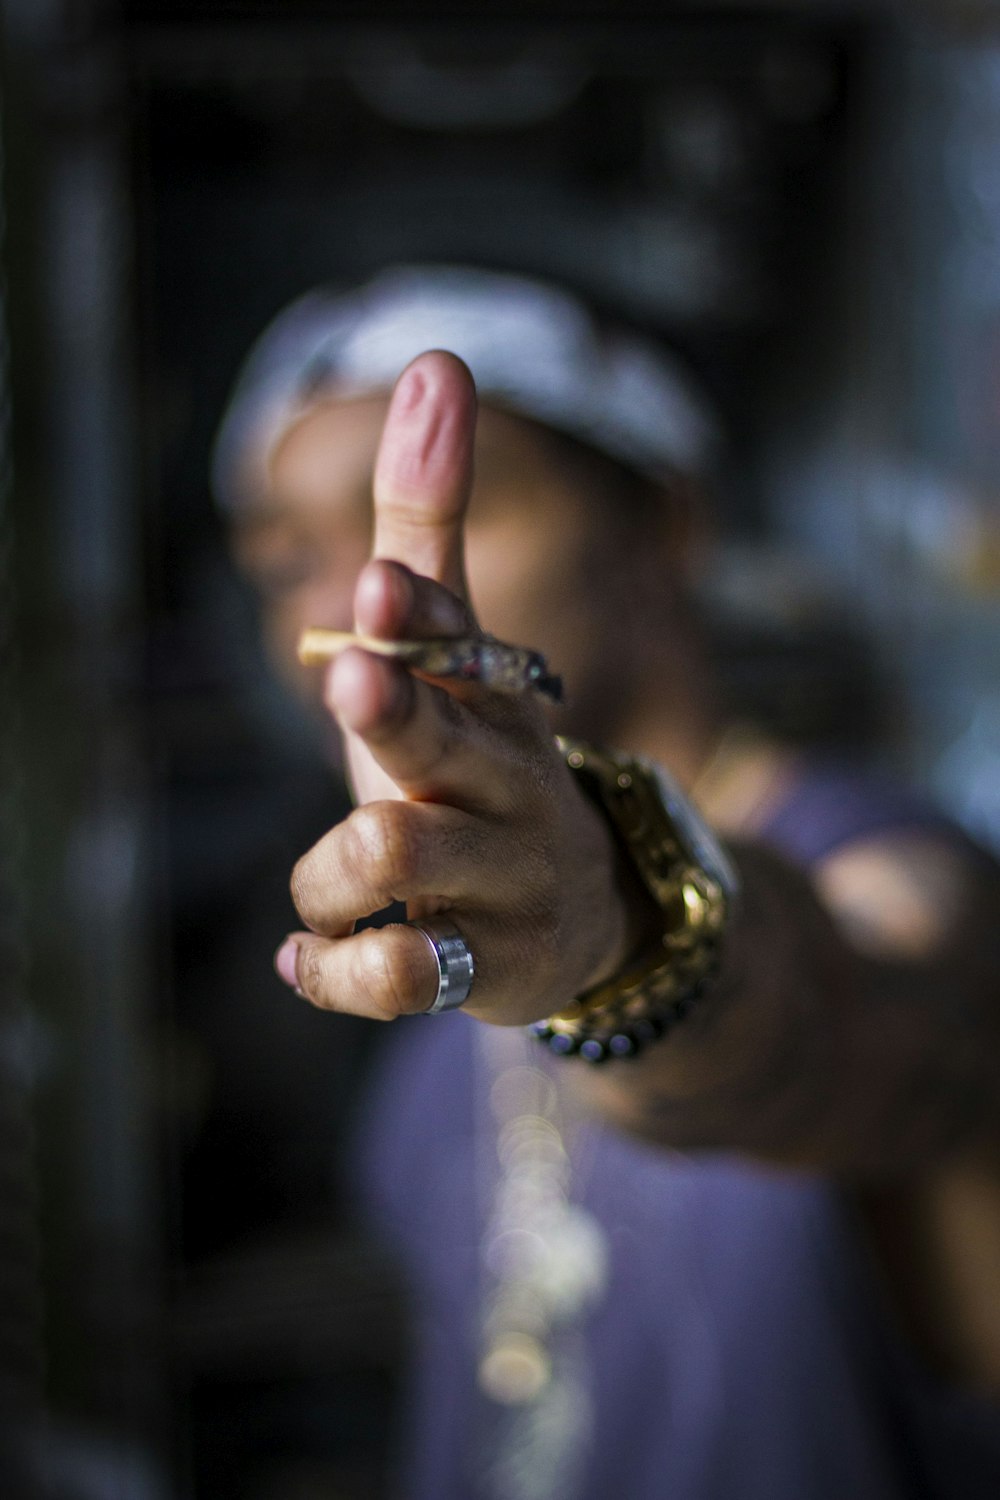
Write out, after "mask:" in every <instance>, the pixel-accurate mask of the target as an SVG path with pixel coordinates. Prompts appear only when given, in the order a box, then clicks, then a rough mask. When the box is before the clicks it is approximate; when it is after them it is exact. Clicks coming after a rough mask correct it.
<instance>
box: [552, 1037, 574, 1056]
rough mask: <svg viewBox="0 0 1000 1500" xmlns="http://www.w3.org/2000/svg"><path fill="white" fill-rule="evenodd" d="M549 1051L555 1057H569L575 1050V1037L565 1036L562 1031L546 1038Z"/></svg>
mask: <svg viewBox="0 0 1000 1500" xmlns="http://www.w3.org/2000/svg"><path fill="white" fill-rule="evenodd" d="M548 1043H549V1050H550V1051H551V1052H554V1053H555V1054H556V1056H557V1057H571V1056H572V1055H573V1053H574V1052H575V1051H576V1049H577V1039H576V1037H575V1036H567V1035H566V1033H565V1032H564V1031H556V1032H553V1034H552V1035H551V1036H550V1037H549V1038H548Z"/></svg>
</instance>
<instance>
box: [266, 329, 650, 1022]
mask: <svg viewBox="0 0 1000 1500" xmlns="http://www.w3.org/2000/svg"><path fill="white" fill-rule="evenodd" d="M475 421H476V398H475V388H474V385H473V382H472V377H471V376H470V374H469V372H468V370H467V369H466V367H465V365H463V364H462V362H461V361H460V360H458V359H457V358H456V357H455V356H453V355H450V354H446V353H443V352H441V351H434V352H430V353H427V354H422V355H420V356H419V357H418V358H417V359H416V360H414V361H413V363H412V364H410V365H409V366H408V367H407V369H406V370H405V371H404V372H403V374H402V375H401V376H400V378H399V381H398V382H397V385H396V388H395V391H394V392H393V396H392V401H391V403H390V407H389V411H388V414H387V417H386V421H385V426H384V429H383V433H382V438H381V443H380V446H379V452H378V458H377V461H376V466H375V477H374V514H375V525H374V543H373V552H372V560H371V561H370V562H369V563H368V564H367V565H366V566H365V568H364V569H363V570H362V572H361V574H360V576H359V578H358V581H357V586H356V591H355V598H354V609H355V624H356V628H357V630H358V631H359V632H361V633H363V634H368V635H372V636H380V637H382V638H385V639H393V640H402V639H420V638H424V637H432V636H450V635H455V636H459V635H469V634H473V633H475V632H476V630H477V629H478V626H477V625H476V621H475V617H474V614H473V611H472V605H471V602H470V600H469V597H468V588H467V584H466V579H465V566H464V522H465V516H466V510H467V507H468V503H469V496H470V492H471V488H472V449H473V439H474V434H475ZM525 644H531V643H530V642H528V643H525ZM556 665H558V664H556ZM326 697H327V702H328V705H329V707H330V709H331V711H332V712H333V714H334V715H335V716H336V719H337V722H338V724H339V726H340V729H341V731H342V732H343V734H344V736H345V740H346V744H347V754H348V765H349V771H350V777H351V782H352V788H353V791H354V796H355V800H356V802H357V803H358V806H357V807H356V808H355V810H354V811H353V812H352V813H351V814H350V816H349V817H347V818H346V819H345V820H344V821H343V822H342V823H340V824H338V825H337V826H336V827H335V828H334V829H332V830H331V832H330V833H328V834H327V835H326V836H325V837H324V838H323V839H321V840H320V842H319V843H318V844H317V845H316V846H315V847H314V848H313V849H312V850H310V851H309V853H308V854H306V855H305V856H304V857H303V858H302V859H301V860H300V861H299V863H298V864H297V866H296V867H295V871H294V873H293V876H292V894H293V898H294V900H295V905H296V907H297V909H298V912H299V914H300V916H301V918H302V920H303V922H304V923H305V925H306V927H307V928H308V931H305V932H298V933H293V934H292V935H291V936H290V937H289V938H288V939H287V941H286V942H285V944H284V945H283V946H282V948H281V949H280V950H279V952H278V955H277V958H276V966H277V969H278V972H279V974H280V975H281V977H282V978H283V979H285V980H286V981H287V982H288V983H290V984H293V985H295V986H296V987H297V988H298V989H299V990H300V992H301V993H302V994H304V995H305V997H306V998H307V999H308V1000H310V1001H312V1002H313V1004H315V1005H318V1006H320V1007H322V1008H324V1009H329V1010H335V1011H343V1012H348V1013H350V1014H354V1015H363V1016H370V1017H373V1018H376V1019H383V1020H391V1019H394V1018H396V1017H397V1016H400V1015H405V1014H415V1013H418V1012H421V1011H425V1010H427V1009H428V1007H429V1006H430V1005H431V1003H432V1002H433V1000H434V996H435V993H436V990H437V980H438V975H437V965H436V960H435V958H434V955H433V953H432V951H431V949H430V946H429V944H428V943H427V941H426V939H425V938H424V936H423V934H422V933H421V932H420V931H419V930H417V929H414V928H412V927H410V926H408V925H406V924H396V925H393V926H389V927H382V928H379V929H370V930H366V931H363V932H360V933H356V932H355V930H354V928H355V923H356V921H357V920H358V919H359V918H360V917H363V916H366V915H368V914H370V913H372V912H375V911H379V910H381V909H382V908H384V907H386V906H388V905H389V904H390V903H391V902H393V901H403V902H405V903H406V907H407V915H408V917H409V918H410V919H411V920H413V919H421V918H431V917H438V916H442V915H443V914H447V920H448V921H449V922H450V923H452V924H454V926H456V927H457V928H458V929H459V931H460V932H461V934H462V936H463V938H464V939H465V942H466V943H467V944H468V947H469V949H470V951H471V953H472V955H473V959H474V962H475V980H474V983H473V989H472V993H471V995H470V997H469V1000H468V1002H467V1004H466V1006H465V1009H466V1010H468V1011H470V1012H471V1013H472V1014H473V1015H476V1016H479V1017H481V1018H482V1019H484V1020H489V1021H494V1022H497V1023H499V1024H508V1025H510V1024H521V1023H526V1022H529V1021H532V1020H535V1019H537V1018H539V1017H540V1016H543V1015H546V1014H548V1013H550V1012H551V1011H553V1010H558V1009H560V1008H562V1007H563V1006H565V1005H566V1004H568V1003H569V1001H570V1000H571V999H572V998H573V996H574V995H575V994H577V993H579V991H581V990H582V989H584V988H586V987H587V986H588V985H590V984H592V983H596V982H597V981H598V980H600V979H602V978H604V977H606V976H607V975H608V974H610V973H612V972H614V970H615V969H616V968H617V967H618V966H619V965H620V964H621V963H622V962H623V961H624V959H625V958H626V957H627V946H628V937H627V933H628V913H627V910H626V906H625V902H624V900H623V898H622V896H621V894H620V893H619V891H618V889H617V886H616V869H615V849H614V843H613V840H612V837H611V834H610V831H609V830H608V828H607V827H606V825H605V824H604V822H603V820H602V819H601V818H600V816H599V815H598V814H597V812H596V811H595V810H594V809H593V808H592V807H591V806H590V804H589V803H588V802H587V801H586V800H585V799H584V798H583V796H582V795H581V793H580V791H579V789H578V787H577V786H576V784H575V782H574V781H573V779H572V777H571V775H570V773H569V772H568V771H567V770H566V768H565V766H564V764H563V761H562V757H561V755H560V752H559V750H558V748H557V747H556V745H555V743H554V741H553V737H552V732H551V729H550V727H549V725H548V722H547V720H546V717H545V714H544V713H543V711H542V708H541V706H540V704H539V703H538V701H537V700H536V699H535V698H534V697H533V696H532V695H530V694H524V695H522V696H518V697H512V696H510V695H506V694H499V693H492V692H490V691H489V690H487V689H485V688H483V687H480V686H476V685H471V684H467V683H458V682H454V683H449V684H448V685H444V684H442V683H440V682H433V683H432V682H430V681H428V680H426V679H421V678H419V677H417V676H415V675H414V674H412V673H411V672H409V671H407V670H406V669H405V668H404V667H403V666H401V665H400V664H399V663H398V662H395V661H392V660H390V659H387V658H384V657H379V656H375V655H373V654H371V653H369V652H366V651H363V650H361V649H351V650H349V651H346V652H344V653H343V655H341V656H340V657H338V658H337V659H336V660H335V661H334V662H333V664H332V665H331V667H330V669H329V673H328V677H327V684H326Z"/></svg>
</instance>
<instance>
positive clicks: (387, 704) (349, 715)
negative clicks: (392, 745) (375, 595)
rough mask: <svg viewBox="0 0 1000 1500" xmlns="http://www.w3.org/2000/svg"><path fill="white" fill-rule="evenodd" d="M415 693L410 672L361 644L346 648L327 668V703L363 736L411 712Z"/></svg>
mask: <svg viewBox="0 0 1000 1500" xmlns="http://www.w3.org/2000/svg"><path fill="white" fill-rule="evenodd" d="M412 695H413V681H412V679H411V677H410V675H409V673H408V672H406V671H405V670H404V669H403V668H402V667H400V666H398V665H397V664H396V663H395V662H392V661H387V660H385V659H383V658H381V657H377V656H372V655H371V654H370V653H369V652H367V651H362V650H360V649H357V648H352V649H351V650H348V651H344V652H343V653H342V654H341V655H340V656H338V657H337V658H336V660H334V661H333V662H332V663H331V664H330V668H329V670H328V672H327V677H326V683H325V698H326V703H327V707H328V708H329V709H330V710H331V712H332V713H333V714H335V715H336V717H337V719H338V721H339V723H340V724H341V725H342V726H343V728H344V729H347V730H350V731H351V732H352V733H354V734H359V735H361V736H362V737H364V736H371V735H374V734H376V733H377V732H378V731H379V730H380V729H384V728H387V727H389V726H390V725H392V724H395V723H397V722H398V721H399V719H401V718H402V717H403V716H405V714H406V713H407V712H408V710H409V706H410V703H411V701H412Z"/></svg>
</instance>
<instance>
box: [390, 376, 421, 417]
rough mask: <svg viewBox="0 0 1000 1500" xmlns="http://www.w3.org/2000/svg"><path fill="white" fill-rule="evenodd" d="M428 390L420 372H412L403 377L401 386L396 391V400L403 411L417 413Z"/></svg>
mask: <svg viewBox="0 0 1000 1500" xmlns="http://www.w3.org/2000/svg"><path fill="white" fill-rule="evenodd" d="M426 390H427V382H426V380H425V379H424V377H423V375H421V373H420V371H419V370H410V371H409V372H408V373H407V374H406V375H404V376H403V378H402V380H401V381H400V385H399V386H398V387H397V389H396V400H397V402H398V403H399V405H400V406H401V407H402V409H403V411H416V409H417V407H418V406H419V405H420V403H421V401H422V400H423V399H424V393H425V391H426Z"/></svg>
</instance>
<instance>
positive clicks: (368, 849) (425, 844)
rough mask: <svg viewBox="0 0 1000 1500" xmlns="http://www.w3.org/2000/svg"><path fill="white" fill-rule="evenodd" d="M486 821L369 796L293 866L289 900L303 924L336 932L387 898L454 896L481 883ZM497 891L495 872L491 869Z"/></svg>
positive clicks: (448, 898)
mask: <svg viewBox="0 0 1000 1500" xmlns="http://www.w3.org/2000/svg"><path fill="white" fill-rule="evenodd" d="M488 837H489V835H488V826H487V825H486V824H484V823H483V822H482V821H481V820H479V819H477V818H474V817H472V816H471V815H470V814H469V813H466V812H462V811H460V810H459V809H458V808H454V807H447V806H445V805H443V804H441V803H427V802H423V803H414V802H399V801H395V802H391V801H386V802H369V803H366V804H365V805H364V806H363V807H358V808H355V810H354V812H352V813H351V814H350V816H349V817H347V818H345V819H344V821H343V822H342V823H338V824H337V826H336V828H334V829H332V830H331V831H330V832H329V833H328V834H326V835H325V836H324V837H323V838H322V839H320V841H319V843H318V844H316V845H314V847H313V848H312V849H310V851H309V852H308V854H305V855H303V857H302V858H301V859H300V860H299V862H298V864H297V865H296V866H295V869H294V870H293V871H292V881H291V888H292V898H293V900H294V902H295V906H296V909H297V910H298V913H299V915H300V916H301V918H302V920H303V922H304V923H305V924H306V926H307V927H309V928H311V929H312V931H313V932H317V933H320V934H322V935H323V936H325V937H343V936H344V935H346V934H347V933H349V932H350V931H351V930H352V928H353V926H354V923H355V922H356V921H357V920H358V918H360V917H365V916H369V915H370V914H371V913H372V912H376V911H382V910H383V909H384V908H385V907H387V906H389V905H390V904H391V903H392V902H393V901H411V900H415V899H418V898H420V897H422V896H434V897H437V898H441V899H442V900H444V901H445V902H449V901H457V900H459V899H461V898H462V897H463V896H468V894H469V893H470V892H475V891H476V890H477V888H480V887H481V886H482V884H483V870H484V865H485V863H486V858H487V843H488ZM489 879H490V889H491V894H493V895H500V894H502V886H503V884H504V880H503V875H502V872H497V871H493V870H491V872H490V877H489Z"/></svg>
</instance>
